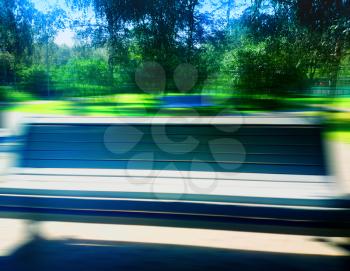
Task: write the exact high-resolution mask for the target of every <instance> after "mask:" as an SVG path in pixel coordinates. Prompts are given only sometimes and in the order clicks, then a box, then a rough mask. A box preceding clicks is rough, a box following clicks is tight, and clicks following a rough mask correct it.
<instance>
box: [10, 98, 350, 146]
mask: <svg viewBox="0 0 350 271" xmlns="http://www.w3.org/2000/svg"><path fill="white" fill-rule="evenodd" d="M298 101H302V102H304V103H319V102H322V103H323V104H327V100H326V99H325V98H310V100H307V99H306V98H301V99H300V98H299V99H298ZM328 104H329V103H328ZM337 104H340V105H342V106H343V105H344V104H345V106H349V105H350V98H338V100H337ZM8 110H11V111H18V112H25V113H30V114H44V115H82V116H154V115H157V116H169V115H171V116H181V115H188V114H192V113H193V110H189V109H181V108H180V109H166V110H162V113H161V114H159V113H158V111H159V107H158V102H157V100H156V99H155V97H152V96H150V95H148V94H120V95H113V96H108V97H107V96H106V97H93V98H91V99H88V100H83V101H82V102H81V101H75V100H71V101H37V102H25V103H17V104H16V105H14V106H12V107H10V108H9V109H8ZM220 110H222V108H220V107H212V108H209V109H198V110H197V113H198V114H199V115H216V114H217V113H218V112H219V111H220ZM237 112H238V113H248V114H254V113H258V112H261V111H253V110H247V111H235V110H234V109H233V110H232V113H237ZM300 115H301V116H323V117H325V118H326V119H327V123H328V124H329V125H327V132H326V137H327V138H328V139H330V140H336V141H341V142H346V143H349V144H350V113H347V112H342V113H326V112H322V111H319V112H318V111H310V112H307V111H306V112H302V111H301V112H300Z"/></svg>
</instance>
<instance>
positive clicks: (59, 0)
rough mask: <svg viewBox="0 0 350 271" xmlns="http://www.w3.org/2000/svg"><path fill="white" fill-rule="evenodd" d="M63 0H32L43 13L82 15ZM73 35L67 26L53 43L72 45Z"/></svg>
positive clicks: (243, 1)
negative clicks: (53, 10) (55, 10)
mask: <svg viewBox="0 0 350 271" xmlns="http://www.w3.org/2000/svg"><path fill="white" fill-rule="evenodd" d="M65 1H66V0H32V2H33V3H34V5H35V7H36V8H37V9H38V10H39V11H41V12H44V13H45V12H47V11H49V10H50V9H52V8H53V7H59V8H62V9H63V10H65V11H66V13H67V15H68V17H69V18H72V19H74V18H75V19H76V18H79V17H80V16H82V12H79V11H72V10H71V9H70V7H68V5H67V4H66V2H65ZM203 2H204V3H210V2H209V1H207V0H204V1H203ZM248 2H249V0H236V1H235V5H236V8H235V11H234V12H232V17H238V16H239V15H240V14H241V13H242V12H243V10H244V9H245V7H246V6H247V3H248ZM202 8H203V10H205V11H208V10H210V9H213V6H211V5H209V4H204V5H203V7H202ZM88 16H91V17H93V16H94V15H93V11H92V10H91V11H89V12H88ZM74 37H75V32H74V30H73V29H69V28H67V29H63V30H61V31H59V32H58V33H57V35H56V37H55V43H56V44H58V45H67V46H69V47H72V46H74V43H75V40H74Z"/></svg>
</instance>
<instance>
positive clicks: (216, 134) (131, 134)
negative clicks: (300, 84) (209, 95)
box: [20, 120, 327, 175]
mask: <svg viewBox="0 0 350 271" xmlns="http://www.w3.org/2000/svg"><path fill="white" fill-rule="evenodd" d="M98 122H99V121H98V120H96V121H94V122H90V123H78V122H70V123H69V122H67V123H64V121H60V122H55V121H51V122H50V121H47V120H46V121H45V122H40V121H39V122H37V123H30V124H28V125H27V129H26V135H25V142H24V146H23V154H22V155H21V161H20V167H25V168H97V169H125V168H128V169H143V170H149V169H154V170H162V169H169V168H170V169H172V170H174V169H175V170H181V171H217V172H247V173H272V174H303V175H326V174H327V170H326V166H325V162H324V148H323V145H322V126H320V125H305V124H300V123H297V124H281V123H280V122H277V124H276V123H273V124H259V123H258V124H254V123H252V121H250V123H249V122H246V123H245V124H234V123H233V124H232V123H231V122H230V121H229V120H228V121H227V123H224V124H220V123H217V124H202V123H204V122H202V121H201V123H190V122H188V123H187V122H184V123H182V124H181V123H179V122H175V123H174V122H165V123H164V124H163V123H149V122H148V123H147V122H139V123H137V122H133V123H132V124H127V123H125V122H126V121H125V120H124V121H123V122H116V123H108V122H106V121H105V122H103V123H98Z"/></svg>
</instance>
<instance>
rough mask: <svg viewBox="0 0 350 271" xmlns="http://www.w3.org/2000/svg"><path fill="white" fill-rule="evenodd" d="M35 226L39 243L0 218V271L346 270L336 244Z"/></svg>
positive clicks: (342, 243) (341, 247)
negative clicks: (38, 233) (0, 241)
mask: <svg viewBox="0 0 350 271" xmlns="http://www.w3.org/2000/svg"><path fill="white" fill-rule="evenodd" d="M39 227H40V234H41V235H42V237H43V238H44V239H38V238H36V239H34V240H33V239H27V233H26V232H24V233H23V231H24V230H26V228H25V225H24V224H23V222H22V221H17V220H0V229H1V231H0V236H1V240H2V241H5V242H2V243H0V267H1V271H17V270H19V271H22V270H53V271H56V270H74V271H76V270H84V271H85V270H152V271H153V270H167V271H168V270H244V271H246V270H248V271H249V270H272V271H273V270H278V271H280V270H305V271H312V270H317V271H319V270H322V271H328V270H334V271H342V270H344V271H345V270H347V267H348V266H349V264H350V257H349V255H350V254H349V250H347V249H346V240H343V239H341V238H318V237H314V236H297V235H281V234H265V233H252V232H233V231H216V230H195V229H177V228H166V227H146V226H127V225H125V226H121V225H103V224H84V223H62V222H44V223H42V224H41V225H40V226H39ZM21 232H22V234H21ZM8 239H11V240H15V242H12V243H11V242H7V243H6V240H8ZM4 243H5V245H6V246H4V245H2V244H4Z"/></svg>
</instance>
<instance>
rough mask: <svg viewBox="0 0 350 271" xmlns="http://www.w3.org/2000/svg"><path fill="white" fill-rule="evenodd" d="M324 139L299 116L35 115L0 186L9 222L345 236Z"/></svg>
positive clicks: (342, 206) (342, 204)
mask: <svg viewBox="0 0 350 271" xmlns="http://www.w3.org/2000/svg"><path fill="white" fill-rule="evenodd" d="M322 131H323V127H322V125H320V124H317V123H314V122H312V121H309V120H301V119H298V118H249V117H247V118H245V119H244V122H243V123H241V120H239V119H236V118H230V117H227V118H218V119H209V118H195V119H192V120H191V121H188V120H187V119H186V118H170V119H167V118H158V119H148V118H138V119H135V118H124V119H114V118H104V119H103V118H102V119H101V118H100V119H99V118H92V119H79V118H56V119H55V118H42V119H36V120H33V121H30V122H29V123H27V124H26V125H25V127H24V132H23V137H22V138H23V141H22V147H21V150H20V152H19V157H20V158H19V160H18V161H17V165H15V167H14V168H13V170H12V174H11V175H10V176H8V178H7V180H6V181H5V182H3V183H2V184H1V186H0V194H1V196H0V214H1V216H6V217H21V218H30V219H34V220H35V219H39V220H41V219H43V220H69V221H91V222H95V221H99V222H101V221H102V222H106V223H108V222H111V223H126V224H130V223H131V224H147V225H149V224H150V225H167V226H182V227H186V226H190V227H204V228H208V227H209V228H225V229H227V228H231V229H237V225H242V224H244V225H245V226H244V227H245V228H246V227H248V226H247V225H246V224H248V225H249V227H252V226H256V227H264V230H266V229H267V228H274V229H276V227H277V228H278V229H279V230H281V229H288V228H289V227H291V226H295V227H297V228H302V229H303V231H305V229H308V230H309V231H312V232H314V231H315V230H317V232H318V233H322V231H323V230H326V231H328V230H329V229H330V228H332V229H334V230H336V231H337V234H338V232H339V231H342V232H347V229H348V227H349V225H350V224H349V222H350V216H349V214H350V211H349V208H348V207H349V204H348V202H347V201H346V200H345V199H342V198H341V197H340V195H338V194H337V192H336V183H335V182H334V180H333V179H332V177H331V176H329V168H327V163H326V157H325V148H324V142H323V140H322ZM340 220H341V221H343V223H342V224H339V223H338V221H340ZM271 226H273V227H271ZM266 227H267V228H266Z"/></svg>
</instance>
